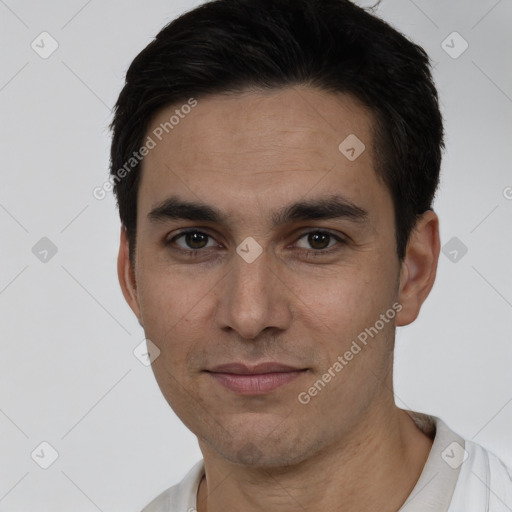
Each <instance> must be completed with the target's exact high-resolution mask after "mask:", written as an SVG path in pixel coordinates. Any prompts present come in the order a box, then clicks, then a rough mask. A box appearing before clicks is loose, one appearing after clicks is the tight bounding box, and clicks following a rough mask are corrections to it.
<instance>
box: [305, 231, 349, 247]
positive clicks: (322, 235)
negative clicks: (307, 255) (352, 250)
mask: <svg viewBox="0 0 512 512" xmlns="http://www.w3.org/2000/svg"><path fill="white" fill-rule="evenodd" d="M299 240H305V241H306V246H304V245H302V246H301V245H300V244H298V245H299V247H300V248H301V249H305V250H306V251H310V252H313V251H319V252H320V251H322V252H328V251H326V250H325V249H329V248H331V247H332V246H333V245H335V243H336V241H338V242H339V243H342V242H343V240H342V239H341V238H340V237H337V236H335V235H333V234H332V233H329V232H327V231H310V232H308V233H304V234H303V235H302V236H301V237H300V238H299ZM331 242H332V243H331Z"/></svg>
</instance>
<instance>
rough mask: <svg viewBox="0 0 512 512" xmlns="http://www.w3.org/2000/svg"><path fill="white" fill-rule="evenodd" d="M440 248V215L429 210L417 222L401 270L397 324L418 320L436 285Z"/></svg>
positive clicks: (401, 324)
mask: <svg viewBox="0 0 512 512" xmlns="http://www.w3.org/2000/svg"><path fill="white" fill-rule="evenodd" d="M439 250H440V240H439V218H438V217H437V215H436V214H435V213H434V212H433V211H432V210H428V211H426V212H425V213H423V214H422V215H421V216H420V217H419V218H418V220H417V222H416V226H415V228H414V230H413V231H412V233H411V236H410V239H409V243H408V244H407V250H406V254H405V257H404V260H403V262H402V266H401V269H400V288H399V295H398V302H399V303H400V304H401V305H402V309H401V310H400V312H399V313H398V314H397V316H396V325H397V326H403V325H408V324H410V323H412V322H414V320H416V318H417V316H418V314H419V312H420V308H421V305H422V304H423V302H424V301H425V299H426V298H427V297H428V294H429V293H430V290H431V289H432V286H433V285H434V281H435V278H436V272H437V262H438V259H439Z"/></svg>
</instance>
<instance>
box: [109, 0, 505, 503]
mask: <svg viewBox="0 0 512 512" xmlns="http://www.w3.org/2000/svg"><path fill="white" fill-rule="evenodd" d="M112 128H113V142H112V154H111V158H112V160H111V177H112V181H113V184H114V187H115V193H116V196H117V201H118V206H119V211H120V217H121V221H122V229H121V243H120V250H119V260H118V271H119V279H120V283H121V287H122V290H123V293H124V296H125V298H126V300H127V301H128V304H129V305H130V307H131V308H132V310H133V311H134V313H135V315H136V316H137V318H138V320H139V322H140V324H141V325H142V326H143V328H144V331H145V335H146V337H147V339H148V350H149V353H150V358H151V359H152V367H153V370H154V373H155V376H156V379H157V382H158V384H159V386H160V389H161V390H162V393H163V395H164V396H165V398H166V400H167V401H168V403H169V405H170V406H171V407H172V408H173V410H174V411H175V412H176V414H177V415H178V416H179V417H180V419H181V420H182V421H183V422H184V424H185V425H186V426H187V427H188V428H189V429H190V430H191V431H192V432H193V433H194V434H195V435H196V436H197V438H198V442H199V446H200V449H201V452H202V454H203V457H204V460H202V461H200V462H198V463H197V464H196V465H195V466H194V467H193V468H192V469H191V470H190V471H189V473H188V474H187V475H186V476H185V478H184V480H183V481H182V482H181V483H180V484H179V485H178V486H175V487H173V488H171V489H168V490H166V491H164V492H163V493H162V494H161V495H160V496H158V497H157V498H156V499H155V500H153V501H152V502H151V503H150V504H149V505H148V506H147V507H146V508H145V509H144V510H145V511H146V512H156V511H158V512H163V511H179V512H185V511H188V510H197V511H199V512H206V511H207V512H232V511H239V510H243V511H244V512H253V511H263V510H265V511H268V510H279V511H285V512H287V511H295V510H307V511H311V512H316V511H325V510H329V511H334V510H336V511H338V510H339V511H344V512H352V511H359V512H362V511H375V510H379V511H382V512H388V511H389V512H391V511H397V510H401V511H422V512H426V511H447V510H449V511H450V512H459V511H464V512H467V511H472V510H475V511H476V510H479V511H480V510H482V511H483V510H488V511H493V512H495V511H505V510H512V478H511V473H510V470H509V469H507V468H506V467H505V466H504V465H503V463H502V462H501V461H500V460H499V459H497V458H496V457H495V456H494V455H493V454H491V453H489V452H487V451H486V450H484V449H483V448H482V447H480V446H478V445H476V444H474V443H472V442H469V441H465V440H464V439H462V438H461V437H460V436H458V435H457V434H456V433H454V432H453V431H451V430H450V429H449V428H448V427H447V425H446V424H444V423H443V422H442V421H441V420H440V419H439V418H435V417H429V416H426V415H423V414H420V413H417V412H413V411H404V410H402V409H399V408H398V407H397V406H396V405H395V402H394V396H393V347H394V336H395V328H396V327H397V326H404V325H408V324H410V323H411V322H413V321H414V320H415V319H416V317H417V316H418V314H419V310H420V308H421V305H422V303H423V301H424V300H425V299H426V297H427V296H428V294H429V292H430V290H431V288H432V286H433V283H434V280H435V275H436V268H437V261H438V257H439V246H440V242H439V221H438V217H437V215H436V214H435V213H434V212H433V210H432V202H433V198H434V195H435V191H436V188H437V185H438V180H439V169H440V163H441V152H442V148H443V147H444V143H443V126H442V117H441V114H440V112H439V106H438V99H437V92H436V89H435V86H434V84H433V82H432V77H431V74H430V65H429V59H428V56H427V55H426V54H425V52H424V51H423V50H422V49H421V48H420V47H418V46H417V45H415V44H413V43H412V42H410V41H409V40H408V39H406V38H405V37H404V36H403V35H401V34H400V33H398V32H397V31H396V30H394V29H393V28H391V27H390V26H389V25H387V24H386V23H384V22H383V21H381V20H380V19H378V18H376V17H374V16H373V15H372V14H370V13H369V12H366V11H365V10H363V9H362V8H360V7H357V6H356V5H354V4H352V3H350V2H349V1H347V0H217V1H212V2H209V3H206V4H204V5H202V6H200V7H198V8H196V9H194V10H192V11H190V12H188V13H186V14H184V15H183V16H181V17H180V18H178V19H177V20H175V21H173V22H172V23H170V24H169V25H168V26H166V27H165V28H164V29H163V30H162V31H161V32H160V33H159V34H158V36H157V37H156V39H155V40H154V41H153V42H152V43H151V44H150V45H149V46H148V47H147V48H146V49H145V50H144V51H142V52H141V53H140V54H139V56H138V57H137V58H136V59H135V60H134V62H133V63H132V65H131V66H130V69H129V70H128V72H127V76H126V85H125V87H124V89H123V91H122V92H121V94H120V97H119V99H118V102H117V105H116V111H115V117H114V120H113V123H112Z"/></svg>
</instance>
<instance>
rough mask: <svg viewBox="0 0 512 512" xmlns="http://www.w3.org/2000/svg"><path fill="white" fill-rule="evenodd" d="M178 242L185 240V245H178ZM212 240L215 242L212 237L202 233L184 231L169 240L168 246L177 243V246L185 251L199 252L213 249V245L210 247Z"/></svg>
mask: <svg viewBox="0 0 512 512" xmlns="http://www.w3.org/2000/svg"><path fill="white" fill-rule="evenodd" d="M178 240H183V241H184V242H185V243H184V244H183V242H182V243H178ZM210 240H211V241H212V242H213V239H212V237H211V236H210V235H208V234H206V233H203V232H202V231H184V232H182V233H180V234H179V235H176V236H175V237H173V238H172V239H171V240H169V242H168V245H169V244H174V243H176V245H177V246H178V247H179V248H180V249H182V250H184V251H199V250H201V249H205V248H208V247H212V244H210V245H208V242H209V241H210ZM213 245H215V243H213Z"/></svg>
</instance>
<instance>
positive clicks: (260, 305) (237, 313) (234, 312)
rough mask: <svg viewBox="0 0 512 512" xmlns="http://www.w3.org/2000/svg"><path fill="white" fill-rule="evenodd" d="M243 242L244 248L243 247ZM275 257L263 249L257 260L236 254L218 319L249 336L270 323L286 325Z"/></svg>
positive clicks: (271, 324) (248, 337) (246, 336)
mask: <svg viewBox="0 0 512 512" xmlns="http://www.w3.org/2000/svg"><path fill="white" fill-rule="evenodd" d="M243 248H244V247H243V244H241V247H239V250H240V249H243ZM270 260H271V258H269V257H268V254H267V253H266V252H265V251H263V252H262V253H261V254H260V255H259V256H258V257H256V258H255V259H254V260H252V261H251V260H250V259H246V258H244V257H243V253H242V256H241V255H240V254H236V255H235V257H234V261H233V268H232V271H231V272H230V273H229V275H228V276H227V277H226V283H225V286H226V289H225V290H224V297H222V298H221V302H223V304H222V307H221V313H219V314H220V317H219V318H218V320H219V321H220V322H221V324H222V327H224V328H225V327H230V328H232V329H234V330H236V331H237V332H238V333H239V334H240V335H241V336H243V337H245V338H247V339H254V338H255V337H256V336H257V335H258V333H259V332H260V331H262V330H263V329H265V328H266V327H279V328H284V326H285V322H286V319H285V317H286V315H284V316H283V310H282V308H283V307H284V308H285V309H286V305H285V304H284V302H283V300H282V297H281V298H280V297H279V296H278V295H279V289H280V287H279V286H276V279H277V278H276V276H275V270H273V269H272V262H271V261H270Z"/></svg>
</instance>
